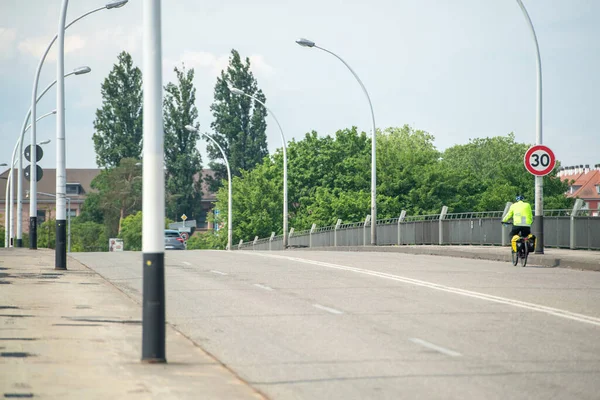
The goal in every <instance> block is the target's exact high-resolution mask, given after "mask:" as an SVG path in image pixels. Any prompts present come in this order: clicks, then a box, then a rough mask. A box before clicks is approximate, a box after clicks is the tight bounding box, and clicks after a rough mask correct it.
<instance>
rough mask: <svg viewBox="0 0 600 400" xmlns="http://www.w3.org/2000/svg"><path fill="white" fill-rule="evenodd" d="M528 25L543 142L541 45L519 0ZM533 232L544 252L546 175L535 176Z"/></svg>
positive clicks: (538, 125) (539, 249) (537, 138)
mask: <svg viewBox="0 0 600 400" xmlns="http://www.w3.org/2000/svg"><path fill="white" fill-rule="evenodd" d="M517 3H518V4H519V7H521V11H523V15H524V16H525V20H526V21H527V25H528V26H529V29H530V30H531V35H532V36H533V42H534V43H535V55H536V58H535V64H536V75H537V95H536V121H535V132H536V133H535V144H542V59H541V57H540V46H539V45H538V40H537V36H536V34H535V29H534V28H533V23H532V22H531V18H529V14H528V13H527V9H526V8H525V6H524V5H523V2H522V1H521V0H517ZM533 233H534V235H535V236H536V238H537V241H536V246H535V252H536V254H544V177H543V176H536V177H535V220H534V222H533Z"/></svg>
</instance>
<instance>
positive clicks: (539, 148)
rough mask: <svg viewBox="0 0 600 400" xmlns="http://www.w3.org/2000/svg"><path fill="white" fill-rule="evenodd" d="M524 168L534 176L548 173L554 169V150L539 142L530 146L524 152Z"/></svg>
mask: <svg viewBox="0 0 600 400" xmlns="http://www.w3.org/2000/svg"><path fill="white" fill-rule="evenodd" d="M523 161H524V162H525V168H527V171H529V172H530V173H532V174H533V175H535V176H544V175H548V174H549V173H550V172H552V170H553V169H554V165H555V164H556V158H555V157H554V152H552V150H550V149H549V148H548V147H546V146H543V145H541V144H538V145H535V146H531V147H530V148H529V150H527V152H526V153H525V158H524V160H523Z"/></svg>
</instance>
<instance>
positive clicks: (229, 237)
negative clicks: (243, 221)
mask: <svg viewBox="0 0 600 400" xmlns="http://www.w3.org/2000/svg"><path fill="white" fill-rule="evenodd" d="M185 129H187V130H188V131H190V132H198V133H200V134H201V135H203V136H204V137H206V138H208V139H209V140H210V141H212V142H213V143H214V144H215V145H216V146H217V147H218V148H219V150H221V154H222V155H223V160H225V166H226V167H227V182H228V185H229V187H228V192H227V196H228V199H227V250H231V243H232V236H233V230H232V225H231V221H232V220H233V216H232V215H231V214H232V212H233V211H232V207H231V202H232V200H231V170H230V169H229V161H227V156H226V155H225V152H224V151H223V148H222V147H221V146H220V145H219V143H217V141H216V140H215V139H213V138H212V137H210V136H209V135H207V134H206V133H204V132H200V131H199V130H198V129H197V128H194V127H193V126H191V125H186V126H185Z"/></svg>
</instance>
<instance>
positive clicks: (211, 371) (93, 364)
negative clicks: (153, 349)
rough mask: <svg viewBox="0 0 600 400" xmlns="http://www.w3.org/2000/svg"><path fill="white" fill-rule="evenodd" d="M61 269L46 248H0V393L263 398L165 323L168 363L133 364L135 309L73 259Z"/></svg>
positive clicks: (137, 329) (137, 338) (137, 333)
mask: <svg viewBox="0 0 600 400" xmlns="http://www.w3.org/2000/svg"><path fill="white" fill-rule="evenodd" d="M99 256H101V255H100V254H99ZM68 268H69V270H68V271H56V270H54V251H50V250H42V249H39V250H37V251H32V250H29V249H0V355H1V357H0V395H2V397H4V398H31V397H33V398H36V399H37V398H42V399H103V400H105V399H200V398H202V399H263V398H264V397H263V396H262V395H261V394H260V393H258V392H257V391H256V390H254V389H253V388H251V387H250V386H248V385H247V384H246V383H245V382H243V381H242V380H240V379H239V378H238V377H237V376H235V375H234V374H233V373H232V372H231V371H229V370H228V369H227V368H226V367H224V366H223V365H222V364H220V363H219V362H218V361H217V360H215V359H214V358H212V357H211V356H210V355H208V354H207V353H205V352H204V351H203V350H202V349H201V348H199V347H197V346H195V345H194V343H192V342H191V341H190V340H189V339H187V338H186V337H184V336H183V335H181V334H180V333H179V332H177V331H176V330H175V329H173V328H172V327H171V326H167V343H166V346H167V361H168V363H167V364H145V363H141V362H140V357H141V346H142V344H141V338H142V327H141V315H142V311H141V306H140V305H139V304H137V303H135V302H134V301H133V300H131V299H130V298H129V297H127V296H126V295H125V294H123V293H122V292H120V291H119V290H118V289H116V288H115V287H114V286H112V285H111V284H110V283H108V282H106V281H105V280H104V279H103V278H102V277H100V276H99V275H97V274H96V273H94V272H93V271H91V270H89V269H87V268H86V267H84V266H82V265H81V264H79V263H78V262H77V261H75V260H73V259H69V264H68ZM140 268H141V265H140Z"/></svg>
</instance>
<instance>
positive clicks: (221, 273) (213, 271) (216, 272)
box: [210, 270, 227, 275]
mask: <svg viewBox="0 0 600 400" xmlns="http://www.w3.org/2000/svg"><path fill="white" fill-rule="evenodd" d="M210 272H212V273H213V274H219V275H227V273H226V272H221V271H215V270H211V271H210Z"/></svg>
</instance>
